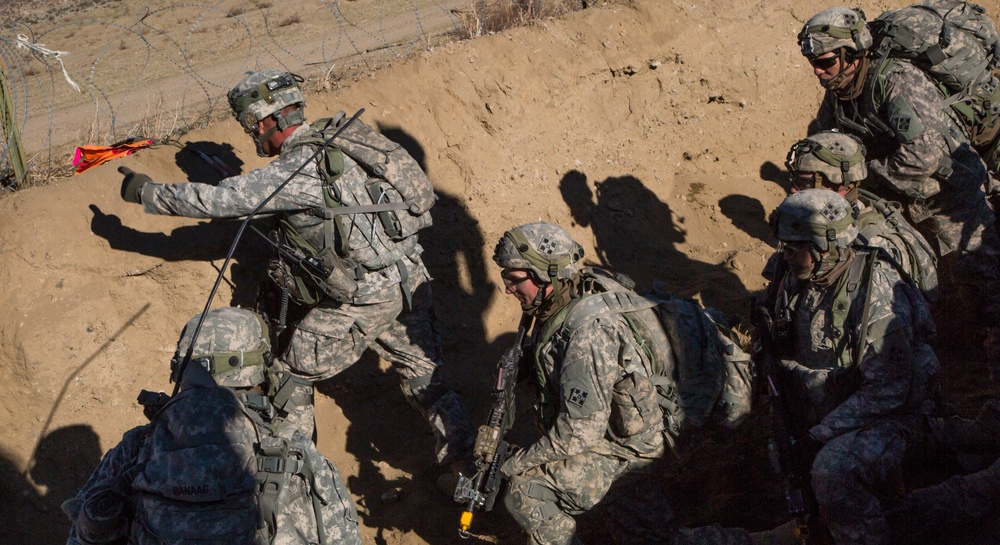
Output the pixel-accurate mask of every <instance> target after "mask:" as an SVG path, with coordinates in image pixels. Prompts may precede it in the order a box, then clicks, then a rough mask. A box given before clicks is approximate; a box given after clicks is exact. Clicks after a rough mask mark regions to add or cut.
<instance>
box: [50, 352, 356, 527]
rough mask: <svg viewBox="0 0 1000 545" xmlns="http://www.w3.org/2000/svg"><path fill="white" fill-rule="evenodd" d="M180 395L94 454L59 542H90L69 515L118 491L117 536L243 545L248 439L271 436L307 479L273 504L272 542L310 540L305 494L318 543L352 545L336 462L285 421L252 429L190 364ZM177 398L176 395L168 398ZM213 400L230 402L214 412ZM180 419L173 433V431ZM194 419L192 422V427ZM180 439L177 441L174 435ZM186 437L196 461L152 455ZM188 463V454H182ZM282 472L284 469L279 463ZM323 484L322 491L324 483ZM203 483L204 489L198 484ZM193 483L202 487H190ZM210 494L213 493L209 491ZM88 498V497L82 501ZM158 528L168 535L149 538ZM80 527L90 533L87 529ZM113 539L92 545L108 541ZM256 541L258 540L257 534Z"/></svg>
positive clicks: (248, 503)
mask: <svg viewBox="0 0 1000 545" xmlns="http://www.w3.org/2000/svg"><path fill="white" fill-rule="evenodd" d="M196 389H208V390H209V391H210V393H208V394H200V395H192V394H193V390H196ZM181 396H191V397H189V399H188V400H187V401H183V402H180V403H179V404H177V405H176V407H177V408H178V409H179V411H181V412H180V413H177V412H175V413H174V414H172V415H171V420H170V421H165V420H163V419H162V418H155V419H154V420H153V421H152V422H151V423H150V424H147V425H145V426H140V427H137V428H134V429H132V430H130V431H128V432H126V433H125V435H124V436H123V437H122V440H121V442H120V443H119V444H118V445H117V446H115V447H114V448H113V449H111V450H110V451H109V452H108V453H107V454H106V455H105V456H104V458H103V459H102V460H101V462H100V464H99V465H98V466H97V468H96V469H95V470H94V472H93V474H92V475H91V476H90V479H88V481H87V483H86V484H85V485H84V486H83V488H82V489H81V490H80V492H79V493H77V495H76V496H75V497H74V498H72V499H70V500H68V501H66V502H65V503H64V504H63V510H64V511H65V512H66V514H67V516H68V517H69V518H70V519H71V520H72V521H74V525H73V527H72V528H71V530H70V536H69V539H68V540H67V545H86V544H87V543H91V542H92V541H88V540H87V536H92V537H93V538H101V537H104V538H107V537H108V536H107V535H104V536H101V535H93V532H94V531H95V530H107V529H108V528H104V527H100V526H98V527H96V528H95V527H93V526H94V525H93V523H90V524H89V525H88V524H81V527H79V528H78V525H77V521H78V518H79V517H80V514H81V511H82V510H83V509H84V505H85V503H87V501H88V500H90V499H91V498H92V497H95V496H98V495H101V494H104V495H105V496H106V495H107V494H108V489H109V488H110V489H113V490H116V491H117V492H116V494H117V496H118V497H124V498H125V500H124V502H125V504H126V505H127V507H126V508H125V510H124V512H125V513H129V514H130V515H127V516H126V519H127V520H122V519H117V520H116V521H115V522H117V528H115V530H114V531H116V532H118V535H119V536H120V538H121V539H127V543H129V544H133V545H145V544H153V543H163V542H164V541H163V540H164V539H165V538H166V539H170V540H171V541H170V542H171V543H194V542H197V543H219V544H221V543H226V544H233V545H238V544H246V545H252V544H256V543H260V541H259V540H258V535H257V534H258V517H259V514H258V505H257V501H258V500H257V497H258V496H256V495H255V491H256V490H257V488H258V479H259V478H261V477H262V476H263V475H264V473H262V472H261V466H260V465H259V463H260V458H258V457H255V453H254V448H255V447H254V445H255V444H259V443H260V441H261V439H262V438H265V437H268V436H270V435H271V430H272V429H273V430H275V431H274V435H275V436H277V437H283V438H285V439H287V440H288V442H289V443H291V444H292V445H294V446H295V447H296V448H298V449H299V451H300V452H303V453H305V456H304V458H305V463H307V464H308V463H310V461H311V462H312V463H311V464H310V466H311V467H310V470H312V475H311V477H312V479H311V482H306V480H305V479H304V478H292V479H290V483H291V485H292V487H294V490H286V491H284V495H283V500H284V501H283V502H282V504H281V508H280V509H279V510H278V511H277V512H276V513H274V517H275V518H274V523H275V526H276V532H275V536H274V540H273V543H274V544H275V545H310V544H313V543H320V542H321V540H320V539H319V538H318V536H319V535H320V529H319V527H318V526H317V521H316V516H315V514H314V502H313V498H314V497H316V498H322V499H321V500H320V501H323V502H324V505H328V506H330V507H329V508H328V509H327V511H325V512H326V513H327V514H329V513H331V512H334V513H336V516H326V517H324V519H323V520H322V529H321V531H322V535H323V536H325V540H323V541H322V542H324V543H345V544H350V543H354V544H360V543H361V538H360V536H359V534H358V523H357V511H356V509H355V507H354V502H353V500H352V499H351V496H350V495H349V494H348V491H347V487H346V485H345V484H344V482H343V479H342V478H341V477H340V474H339V472H338V471H337V469H336V467H334V466H333V464H331V463H330V462H329V461H328V460H327V459H326V458H325V457H323V455H321V454H320V453H319V452H318V451H316V449H315V446H314V445H313V444H312V441H311V440H309V439H308V438H307V437H305V436H304V435H302V433H301V432H300V431H298V430H297V429H295V428H294V427H293V426H281V425H280V422H273V423H271V424H272V425H273V427H272V426H261V425H255V422H254V420H252V419H251V418H249V416H250V414H251V413H250V412H248V411H247V409H246V408H245V407H244V406H243V404H242V403H241V402H240V401H239V400H237V398H236V397H235V396H233V393H232V392H230V391H229V390H227V389H225V388H221V387H219V386H217V385H216V383H215V381H213V379H212V377H211V376H210V375H209V374H208V373H207V372H205V371H204V369H203V368H202V367H200V366H198V365H190V366H189V369H188V370H187V371H186V372H185V373H184V378H183V380H182V389H181V393H180V394H178V398H180V397H181ZM219 397H222V398H223V400H224V401H222V402H221V404H220V401H219ZM178 401H180V400H179V399H178ZM221 405H225V406H227V407H229V408H231V409H232V410H231V411H226V413H225V414H222V411H220V410H219V408H220V406H221ZM179 423H183V429H182V430H181V429H178V428H175V426H177V425H178V424H179ZM197 423H201V425H200V426H198V425H196V424H197ZM178 436H182V437H178ZM192 443H194V444H199V445H200V446H198V447H197V450H196V452H195V453H192V454H194V455H197V456H200V458H199V460H200V462H199V463H195V464H190V465H188V466H185V467H177V466H176V465H174V463H176V462H177V461H178V460H179V459H178V458H177V457H176V456H173V457H172V453H165V452H160V451H159V450H158V449H157V448H156V445H161V446H162V445H164V444H170V445H172V446H176V447H178V448H177V450H178V451H180V452H184V449H186V448H187V449H190V448H191V447H192ZM189 461H190V460H189ZM286 470H287V471H292V469H286ZM329 483H333V484H332V487H331V488H332V489H327V488H326V487H324V486H323V485H324V484H327V485H329ZM206 484H207V485H208V486H205V485H206ZM165 487H166V489H168V490H172V497H170V498H164V497H163V494H164V492H163V491H164V489H165ZM199 487H202V488H203V490H199ZM192 493H201V494H203V495H205V496H206V497H202V498H199V499H200V500H201V501H202V502H207V503H195V504H194V506H191V504H188V503H187V502H184V501H182V500H183V498H184V494H192ZM215 496H218V497H215ZM91 501H93V500H91ZM164 531H168V532H169V533H170V535H169V536H166V535H157V534H159V533H162V532H164ZM88 532H90V533H88ZM112 541H113V540H106V541H100V540H98V539H95V540H94V541H93V542H95V543H106V542H112ZM265 542H266V540H265Z"/></svg>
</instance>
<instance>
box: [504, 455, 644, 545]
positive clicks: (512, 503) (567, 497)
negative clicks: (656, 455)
mask: <svg viewBox="0 0 1000 545" xmlns="http://www.w3.org/2000/svg"><path fill="white" fill-rule="evenodd" d="M649 463H651V461H650V460H640V459H635V460H631V461H630V460H624V459H622V458H618V457H613V456H606V455H602V454H597V453H594V452H584V453H582V454H577V455H576V456H572V457H570V458H566V459H564V460H560V461H558V462H552V463H550V464H545V465H542V466H539V467H535V468H532V469H529V470H528V471H525V472H524V473H521V474H520V475H515V476H513V477H511V478H510V484H509V486H508V489H507V495H506V497H505V498H504V505H505V506H506V507H507V511H508V512H510V514H511V515H513V517H514V520H516V521H517V523H518V524H520V525H521V528H523V529H524V531H525V532H527V534H528V543H529V544H532V545H536V544H537V545H542V544H552V545H560V544H570V543H579V539H578V538H577V537H576V521H575V520H574V519H573V517H572V515H579V514H581V513H584V512H585V511H587V510H589V509H591V508H592V507H594V506H595V505H597V503H598V502H599V501H601V499H602V498H603V497H604V495H605V494H607V492H608V489H609V488H610V487H611V484H612V483H613V482H614V481H615V480H616V479H618V478H619V477H621V476H622V475H623V474H625V473H626V472H627V471H630V470H636V469H640V468H642V467H643V466H645V465H648V464H649Z"/></svg>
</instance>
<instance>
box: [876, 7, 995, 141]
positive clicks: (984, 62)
mask: <svg viewBox="0 0 1000 545" xmlns="http://www.w3.org/2000/svg"><path fill="white" fill-rule="evenodd" d="M870 28H871V31H872V38H873V44H874V45H873V48H872V50H873V51H874V52H875V53H874V56H873V59H872V62H873V70H874V73H875V74H881V73H882V72H883V70H885V68H886V67H887V66H888V65H889V64H890V63H889V62H888V61H889V60H890V59H892V58H902V59H908V60H909V61H910V62H912V63H913V64H914V65H915V66H916V67H918V68H920V69H921V70H923V71H924V72H925V73H927V74H928V75H929V76H930V77H931V79H933V80H934V81H935V82H936V83H937V84H938V87H939V88H940V89H941V91H942V93H943V94H944V95H945V96H947V97H948V99H947V100H946V103H947V104H948V105H949V106H951V108H952V109H953V110H954V111H955V112H957V113H958V115H959V117H960V118H961V119H962V121H963V123H964V124H965V125H966V128H967V129H969V132H970V134H971V135H972V138H971V140H972V144H973V146H981V145H983V144H988V143H989V142H990V141H991V140H992V139H993V135H992V134H988V135H986V134H984V132H990V133H993V132H995V128H996V127H992V126H993V125H995V123H994V122H995V121H996V120H997V117H998V116H1000V82H998V79H997V78H996V77H995V76H994V74H993V71H994V70H996V69H997V68H998V67H1000V35H998V33H997V27H996V25H995V24H994V23H993V21H992V20H991V19H990V18H989V16H987V15H986V10H985V9H983V8H982V7H981V6H978V5H976V4H971V3H968V2H960V1H956V0H925V1H924V2H923V3H920V4H915V5H912V6H908V7H905V8H900V9H894V10H888V11H886V12H884V13H882V15H879V16H878V17H877V18H876V19H875V20H874V21H872V22H871V23H870ZM871 79H872V80H874V79H876V78H871ZM987 128H992V129H993V130H991V131H986V129H987Z"/></svg>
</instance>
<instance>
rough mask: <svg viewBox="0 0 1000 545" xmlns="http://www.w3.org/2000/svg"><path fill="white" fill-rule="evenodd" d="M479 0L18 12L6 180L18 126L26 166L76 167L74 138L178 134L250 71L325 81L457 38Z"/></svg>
mask: <svg viewBox="0 0 1000 545" xmlns="http://www.w3.org/2000/svg"><path fill="white" fill-rule="evenodd" d="M473 1H476V2H477V1H481V0H353V1H352V0H280V1H277V0H274V1H272V0H218V1H209V2H200V3H199V2H181V3H173V2H170V1H169V0H146V1H144V2H134V1H131V2H125V1H122V0H112V1H110V2H105V3H104V4H99V5H96V6H94V7H91V8H88V9H87V10H86V11H78V12H75V13H74V12H63V13H56V14H49V17H48V18H47V19H44V20H39V19H31V18H27V19H25V20H20V21H17V22H12V23H10V24H8V25H6V26H5V27H3V28H0V69H2V71H3V72H2V74H0V80H2V81H3V83H4V84H5V85H3V87H0V95H3V94H6V95H7V96H5V97H0V98H3V99H5V100H6V101H4V100H0V114H4V115H3V116H2V117H3V119H4V120H5V121H4V126H3V127H0V136H3V139H2V141H0V185H9V184H10V183H11V181H13V180H15V178H14V177H13V171H14V168H13V161H15V160H16V157H15V149H14V147H13V146H12V144H13V137H14V136H15V135H17V136H18V138H19V139H20V142H21V144H22V146H23V150H24V152H23V153H24V155H25V156H26V157H27V163H28V168H29V171H30V172H32V173H43V174H45V175H48V174H50V173H52V172H69V171H70V170H71V167H70V165H69V164H68V159H67V157H68V156H69V154H70V152H71V151H72V149H73V148H74V147H75V146H77V145H84V144H87V145H112V144H114V143H116V142H120V141H123V140H125V139H127V138H129V137H140V136H141V137H144V138H164V137H167V136H171V135H174V136H176V135H177V134H183V133H184V132H187V131H190V130H192V129H195V128H199V127H202V126H204V125H206V124H207V123H208V122H209V121H211V120H213V119H216V118H218V117H221V116H223V115H225V114H227V113H228V104H227V103H226V101H225V94H226V92H227V91H228V90H229V89H230V88H232V86H233V85H235V84H236V82H238V81H239V80H240V78H241V77H243V75H244V74H245V73H246V72H247V71H250V70H256V69H261V68H279V69H283V70H287V71H290V72H295V73H297V74H301V75H303V76H305V77H306V78H307V79H308V80H311V81H317V82H321V81H324V80H325V81H327V82H329V81H328V80H331V79H332V80H337V79H340V78H343V77H345V76H349V75H356V74H358V73H364V72H366V71H371V70H374V69H376V68H377V67H378V66H379V65H380V64H381V63H385V62H390V61H392V60H395V59H401V58H404V57H406V56H409V55H411V54H413V53H415V52H419V51H424V50H426V49H427V48H429V47H431V46H433V45H434V44H436V43H441V42H443V41H447V40H450V39H454V38H455V37H456V36H458V35H460V34H462V32H463V23H462V21H460V20H459V19H458V18H457V17H456V13H458V12H459V11H460V8H462V7H464V6H467V5H469V4H470V2H473ZM46 24H47V25H48V26H46ZM46 44H47V45H46ZM71 81H72V82H74V83H76V84H78V85H79V87H78V88H76V89H74V87H73V86H72V85H70V82H71ZM8 123H9V126H8Z"/></svg>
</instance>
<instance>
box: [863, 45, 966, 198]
mask: <svg viewBox="0 0 1000 545" xmlns="http://www.w3.org/2000/svg"><path fill="white" fill-rule="evenodd" d="M884 85H885V100H884V103H883V105H882V106H881V108H880V117H881V118H882V121H884V122H885V123H886V124H887V125H888V126H889V128H890V129H891V130H892V131H893V132H894V133H895V135H896V140H897V142H898V146H897V147H896V149H895V151H893V152H892V153H890V154H889V155H887V156H885V157H881V158H878V159H874V160H872V161H869V163H868V167H869V170H870V171H871V173H872V175H873V176H875V177H876V178H878V179H879V181H880V182H882V183H887V184H888V185H889V186H890V187H893V188H895V190H896V191H897V192H899V193H901V194H904V195H907V196H909V197H910V198H919V197H922V198H928V197H932V196H934V195H936V194H937V193H938V192H939V191H940V190H941V186H940V184H939V183H938V181H937V180H936V179H934V178H932V177H931V176H932V175H933V174H934V173H935V172H936V171H937V170H938V167H939V166H940V165H941V163H942V160H944V159H945V158H946V156H947V155H948V154H949V138H951V137H950V136H949V126H950V125H951V124H952V121H951V120H950V119H949V118H948V115H947V113H945V111H944V110H945V108H946V107H945V106H943V105H942V97H941V93H940V92H939V91H938V89H937V87H936V86H935V85H934V83H933V82H932V81H931V80H930V79H929V78H928V76H927V75H926V74H924V73H923V72H921V71H920V70H919V69H917V68H915V67H913V66H911V65H908V64H900V65H899V66H898V67H896V68H894V69H893V70H892V71H891V72H890V73H889V74H887V75H886V77H885V81H884Z"/></svg>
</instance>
